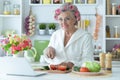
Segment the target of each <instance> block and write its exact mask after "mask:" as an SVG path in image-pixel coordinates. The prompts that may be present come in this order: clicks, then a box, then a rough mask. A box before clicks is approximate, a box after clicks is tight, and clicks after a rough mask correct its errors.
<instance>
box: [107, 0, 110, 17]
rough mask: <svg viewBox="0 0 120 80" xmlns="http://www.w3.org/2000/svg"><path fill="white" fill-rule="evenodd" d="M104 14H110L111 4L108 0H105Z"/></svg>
mask: <svg viewBox="0 0 120 80" xmlns="http://www.w3.org/2000/svg"><path fill="white" fill-rule="evenodd" d="M106 10H107V11H106V14H107V15H110V14H111V5H110V0H106Z"/></svg>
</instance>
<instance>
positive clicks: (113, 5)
mask: <svg viewBox="0 0 120 80" xmlns="http://www.w3.org/2000/svg"><path fill="white" fill-rule="evenodd" d="M112 15H116V3H112Z"/></svg>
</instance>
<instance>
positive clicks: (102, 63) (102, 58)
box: [99, 53, 106, 70]
mask: <svg viewBox="0 0 120 80" xmlns="http://www.w3.org/2000/svg"><path fill="white" fill-rule="evenodd" d="M105 55H106V54H105V53H100V54H99V57H100V66H101V69H102V70H105Z"/></svg>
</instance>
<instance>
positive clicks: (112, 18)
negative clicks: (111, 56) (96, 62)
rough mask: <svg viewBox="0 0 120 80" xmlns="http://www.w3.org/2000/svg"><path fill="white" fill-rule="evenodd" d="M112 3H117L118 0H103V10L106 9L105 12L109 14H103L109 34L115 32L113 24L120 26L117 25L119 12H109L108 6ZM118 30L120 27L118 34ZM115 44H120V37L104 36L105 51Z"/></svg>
mask: <svg viewBox="0 0 120 80" xmlns="http://www.w3.org/2000/svg"><path fill="white" fill-rule="evenodd" d="M109 1H110V2H109ZM107 2H108V3H107ZM112 3H117V4H118V5H119V4H120V0H105V11H106V14H109V15H105V26H109V29H110V34H111V36H113V35H114V33H115V28H114V26H120V25H119V21H120V15H119V14H116V15H112V14H111V12H112V9H110V7H109V6H111V4H112ZM106 4H107V5H106ZM116 7H117V6H116ZM107 8H108V9H107ZM109 10H110V11H109ZM105 30H106V28H105ZM119 30H120V28H118V34H120V32H119ZM115 44H120V38H114V37H111V38H105V52H108V51H111V50H112V48H113V47H114V45H115Z"/></svg>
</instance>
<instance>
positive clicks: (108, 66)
mask: <svg viewBox="0 0 120 80" xmlns="http://www.w3.org/2000/svg"><path fill="white" fill-rule="evenodd" d="M105 68H106V72H108V73H111V72H112V54H111V53H110V52H108V53H107V54H106V65H105Z"/></svg>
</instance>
